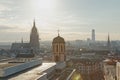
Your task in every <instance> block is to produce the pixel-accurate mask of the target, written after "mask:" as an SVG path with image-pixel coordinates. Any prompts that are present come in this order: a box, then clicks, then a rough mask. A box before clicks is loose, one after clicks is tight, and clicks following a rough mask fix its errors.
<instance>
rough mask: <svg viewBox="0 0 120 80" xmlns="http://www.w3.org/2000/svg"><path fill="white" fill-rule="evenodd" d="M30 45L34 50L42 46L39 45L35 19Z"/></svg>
mask: <svg viewBox="0 0 120 80" xmlns="http://www.w3.org/2000/svg"><path fill="white" fill-rule="evenodd" d="M30 47H31V49H33V51H35V52H37V51H38V50H39V48H40V45H39V34H38V31H37V28H36V25H35V20H34V22H33V27H32V30H31V34H30Z"/></svg>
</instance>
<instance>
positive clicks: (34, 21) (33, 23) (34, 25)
mask: <svg viewBox="0 0 120 80" xmlns="http://www.w3.org/2000/svg"><path fill="white" fill-rule="evenodd" d="M33 27H35V19H34V21H33Z"/></svg>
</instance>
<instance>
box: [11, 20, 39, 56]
mask: <svg viewBox="0 0 120 80" xmlns="http://www.w3.org/2000/svg"><path fill="white" fill-rule="evenodd" d="M31 50H33V51H34V53H38V52H39V50H40V43H39V34H38V31H37V28H36V25H35V21H34V22H33V27H32V30H31V34H30V42H29V43H24V41H23V39H22V40H21V43H16V42H15V43H12V46H11V52H13V53H16V54H17V53H30V52H31Z"/></svg>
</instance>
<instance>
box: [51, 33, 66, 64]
mask: <svg viewBox="0 0 120 80" xmlns="http://www.w3.org/2000/svg"><path fill="white" fill-rule="evenodd" d="M52 48H53V54H54V55H53V60H54V61H55V62H61V61H65V59H66V56H65V41H64V38H62V37H60V35H59V33H58V36H57V37H55V38H54V39H53V42H52Z"/></svg>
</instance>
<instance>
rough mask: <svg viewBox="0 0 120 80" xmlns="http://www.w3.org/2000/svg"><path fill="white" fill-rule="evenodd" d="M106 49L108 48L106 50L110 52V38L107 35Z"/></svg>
mask: <svg viewBox="0 0 120 80" xmlns="http://www.w3.org/2000/svg"><path fill="white" fill-rule="evenodd" d="M107 47H108V50H109V51H111V43H110V36H109V34H108V40H107Z"/></svg>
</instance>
